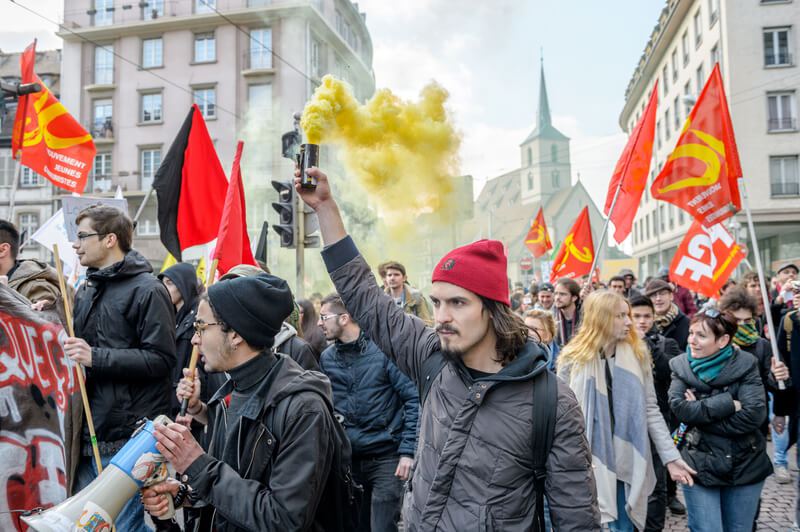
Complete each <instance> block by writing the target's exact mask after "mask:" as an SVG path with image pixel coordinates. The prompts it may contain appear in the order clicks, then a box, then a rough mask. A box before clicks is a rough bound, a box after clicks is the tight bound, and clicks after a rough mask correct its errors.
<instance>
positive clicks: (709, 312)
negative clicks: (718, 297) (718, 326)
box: [703, 307, 720, 320]
mask: <svg viewBox="0 0 800 532" xmlns="http://www.w3.org/2000/svg"><path fill="white" fill-rule="evenodd" d="M703 314H705V315H706V316H708V317H709V318H711V319H712V320H713V319H715V318H719V316H720V312H719V310H717V309H715V308H713V307H712V308H707V309H705V310H704V311H703Z"/></svg>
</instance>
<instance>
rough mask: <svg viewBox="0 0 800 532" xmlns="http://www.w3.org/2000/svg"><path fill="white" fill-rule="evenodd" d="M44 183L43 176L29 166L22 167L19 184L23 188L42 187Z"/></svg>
mask: <svg viewBox="0 0 800 532" xmlns="http://www.w3.org/2000/svg"><path fill="white" fill-rule="evenodd" d="M42 185H44V180H43V179H42V176H40V175H39V174H37V173H36V172H34V171H33V170H31V169H30V168H28V167H27V166H23V167H22V172H21V173H20V176H19V186H20V187H22V188H30V187H40V186H42Z"/></svg>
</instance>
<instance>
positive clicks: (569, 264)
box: [550, 207, 594, 283]
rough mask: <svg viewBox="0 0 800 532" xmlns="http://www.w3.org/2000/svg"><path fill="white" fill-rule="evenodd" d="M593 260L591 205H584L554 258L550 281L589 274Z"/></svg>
mask: <svg viewBox="0 0 800 532" xmlns="http://www.w3.org/2000/svg"><path fill="white" fill-rule="evenodd" d="M593 260H594V242H593V241H592V226H591V224H590V223H589V207H584V208H583V210H582V211H581V213H580V214H579V215H578V219H577V220H575V223H574V224H573V225H572V229H570V231H569V233H568V234H567V237H566V238H565V239H564V242H562V243H561V247H560V248H559V249H558V253H557V254H556V258H555V259H554V260H553V268H552V270H551V271H550V282H551V283H554V282H556V280H558V279H561V278H563V277H569V278H570V279H574V278H576V277H581V276H583V275H587V274H588V273H589V272H590V271H591V270H592V261H593Z"/></svg>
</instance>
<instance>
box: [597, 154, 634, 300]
mask: <svg viewBox="0 0 800 532" xmlns="http://www.w3.org/2000/svg"><path fill="white" fill-rule="evenodd" d="M629 162H630V157H629V158H628V160H627V161H625V169H624V170H623V173H622V177H624V176H625V173H626V172H627V171H628V163H629ZM622 181H623V179H622V178H620V180H619V185H617V190H615V191H614V198H613V199H612V200H611V206H610V207H609V208H608V216H606V221H605V223H604V224H603V232H602V233H601V234H600V244H599V245H598V246H597V249H596V250H595V252H594V257H593V258H592V268H591V269H590V270H589V283H590V284H591V282H592V277H593V276H594V269H595V268H596V267H597V259H598V258H599V257H600V252H601V251H602V250H603V245H604V244H605V242H606V235H608V226H609V224H610V223H611V215H612V214H614V207H616V206H617V199H619V193H620V192H622Z"/></svg>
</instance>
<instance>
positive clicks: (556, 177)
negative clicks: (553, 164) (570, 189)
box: [550, 170, 561, 188]
mask: <svg viewBox="0 0 800 532" xmlns="http://www.w3.org/2000/svg"><path fill="white" fill-rule="evenodd" d="M550 177H551V178H552V180H553V188H560V187H561V184H560V183H559V175H558V170H553V173H552V174H550Z"/></svg>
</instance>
